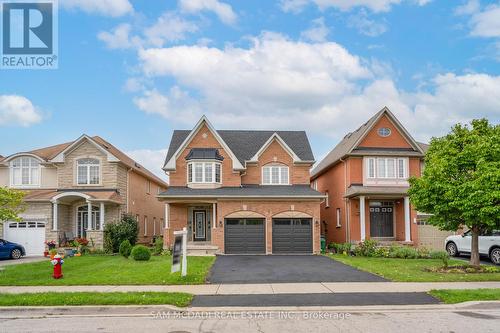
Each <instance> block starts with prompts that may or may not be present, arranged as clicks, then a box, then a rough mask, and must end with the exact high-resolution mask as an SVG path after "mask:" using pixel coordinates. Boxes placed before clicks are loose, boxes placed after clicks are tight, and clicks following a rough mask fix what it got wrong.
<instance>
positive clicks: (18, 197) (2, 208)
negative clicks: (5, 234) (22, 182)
mask: <svg viewBox="0 0 500 333" xmlns="http://www.w3.org/2000/svg"><path fill="white" fill-rule="evenodd" d="M23 198H24V192H21V191H17V190H11V189H8V188H6V187H0V223H2V222H5V221H18V220H19V216H18V214H19V213H21V212H22V211H23V210H24V205H23Z"/></svg>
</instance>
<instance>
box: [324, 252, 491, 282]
mask: <svg viewBox="0 0 500 333" xmlns="http://www.w3.org/2000/svg"><path fill="white" fill-rule="evenodd" d="M330 257H331V258H333V259H335V260H338V261H340V262H342V263H344V264H348V265H351V266H354V267H356V268H358V269H360V270H363V271H367V272H370V273H374V274H377V275H380V276H382V277H384V278H386V279H388V280H392V281H398V282H443V281H444V282H450V281H451V282H459V281H500V273H475V274H460V273H434V272H426V271H425V268H429V267H438V266H441V265H442V261H441V260H435V259H395V258H373V257H350V256H344V255H330ZM463 264H464V262H463V261H459V260H450V265H463Z"/></svg>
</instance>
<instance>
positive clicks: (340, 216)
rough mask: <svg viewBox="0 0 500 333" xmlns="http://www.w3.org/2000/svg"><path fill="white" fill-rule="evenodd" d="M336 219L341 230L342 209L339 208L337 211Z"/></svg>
mask: <svg viewBox="0 0 500 333" xmlns="http://www.w3.org/2000/svg"><path fill="white" fill-rule="evenodd" d="M336 217H337V228H340V227H342V223H341V218H342V210H341V209H340V208H337V210H336Z"/></svg>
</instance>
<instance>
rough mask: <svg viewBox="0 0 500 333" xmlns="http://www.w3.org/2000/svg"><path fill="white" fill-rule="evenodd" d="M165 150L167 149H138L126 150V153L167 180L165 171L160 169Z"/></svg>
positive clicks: (165, 154) (163, 160)
mask: <svg viewBox="0 0 500 333" xmlns="http://www.w3.org/2000/svg"><path fill="white" fill-rule="evenodd" d="M167 151H168V149H158V150H151V149H138V150H131V151H127V152H126V154H127V155H128V156H130V157H131V158H132V159H133V160H134V161H136V162H139V164H141V165H142V166H143V167H145V168H146V169H148V170H149V171H151V172H152V173H154V174H155V175H157V176H158V177H160V178H161V179H163V180H165V181H168V177H167V175H166V174H165V171H163V170H162V169H161V168H162V167H163V164H164V163H165V157H166V156H167Z"/></svg>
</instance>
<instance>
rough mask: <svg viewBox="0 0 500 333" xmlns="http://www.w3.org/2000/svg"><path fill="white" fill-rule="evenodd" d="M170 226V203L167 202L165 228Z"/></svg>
mask: <svg viewBox="0 0 500 333" xmlns="http://www.w3.org/2000/svg"><path fill="white" fill-rule="evenodd" d="M169 227H170V204H169V203H166V204H165V229H168V228H169Z"/></svg>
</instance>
